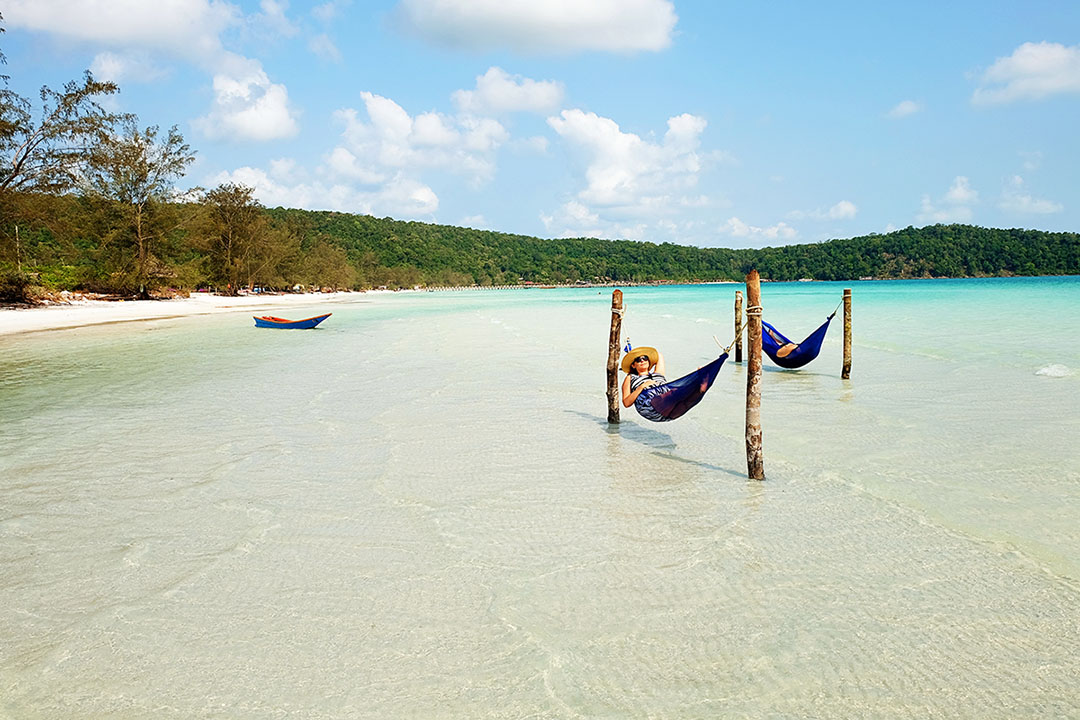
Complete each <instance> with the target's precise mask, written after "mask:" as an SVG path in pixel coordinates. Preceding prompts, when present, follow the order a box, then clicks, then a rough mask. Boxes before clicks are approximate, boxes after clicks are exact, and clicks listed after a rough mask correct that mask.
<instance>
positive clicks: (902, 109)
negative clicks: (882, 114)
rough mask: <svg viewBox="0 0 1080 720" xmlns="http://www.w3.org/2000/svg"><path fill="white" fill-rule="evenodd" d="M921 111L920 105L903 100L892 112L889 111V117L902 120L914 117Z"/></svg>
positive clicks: (912, 101)
mask: <svg viewBox="0 0 1080 720" xmlns="http://www.w3.org/2000/svg"><path fill="white" fill-rule="evenodd" d="M920 110H922V105H921V104H920V103H917V102H915V101H914V100H904V101H902V102H900V103H899V104H897V106H896V107H894V108H893V109H892V110H890V111H889V113H888V115H889V117H894V118H902V117H907V116H908V115H914V114H915V113H917V112H919V111H920Z"/></svg>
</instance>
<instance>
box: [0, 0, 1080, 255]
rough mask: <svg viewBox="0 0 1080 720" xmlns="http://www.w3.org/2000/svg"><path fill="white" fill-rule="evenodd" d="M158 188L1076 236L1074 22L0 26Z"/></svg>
mask: <svg viewBox="0 0 1080 720" xmlns="http://www.w3.org/2000/svg"><path fill="white" fill-rule="evenodd" d="M0 13H2V15H3V26H4V28H5V30H6V32H5V33H4V34H3V35H0V51H2V52H3V53H4V55H5V56H6V58H7V66H6V67H5V68H3V70H2V72H3V74H7V75H9V76H10V80H9V87H10V89H12V90H15V91H17V92H19V93H21V94H23V95H24V96H27V97H30V98H33V99H36V98H37V94H38V90H39V89H40V88H41V87H42V86H43V85H47V86H49V87H52V88H59V87H61V86H62V85H63V84H64V83H65V82H68V81H70V80H77V79H79V78H80V77H81V76H82V74H83V72H84V71H85V70H90V71H91V72H93V74H94V76H95V77H96V78H97V79H102V80H112V81H114V82H116V83H117V84H118V85H119V86H120V88H121V92H120V93H119V95H116V96H114V97H111V98H109V100H108V102H109V106H110V108H111V109H115V110H122V111H125V112H132V113H135V114H136V115H137V116H138V118H139V122H140V125H142V126H150V125H157V126H159V127H161V128H168V127H171V126H173V125H175V126H177V127H178V128H179V130H180V132H181V133H182V134H183V135H184V137H185V139H186V141H187V142H188V143H189V144H190V145H191V147H192V148H193V149H195V150H196V151H197V154H196V160H195V162H194V163H193V164H192V166H191V167H190V169H189V171H188V174H187V175H186V176H185V177H184V178H183V179H182V180H181V182H180V185H181V187H183V188H185V189H186V188H189V187H195V186H199V187H203V188H207V189H209V188H213V187H216V186H218V185H220V184H222V183H228V182H231V183H239V184H243V185H247V186H250V187H252V188H254V190H255V195H256V197H257V198H258V199H259V200H260V201H261V202H262V203H263V204H264V205H266V206H268V207H276V206H279V205H280V206H285V207H300V208H306V209H311V210H337V211H342V212H350V213H362V214H370V215H374V216H377V217H392V218H395V219H400V220H419V221H423V222H431V223H440V224H447V225H459V226H465V227H473V228H480V229H487V230H497V231H501V232H509V233H519V234H524V235H533V236H539V237H582V236H592V237H602V238H626V239H632V240H645V241H651V242H657V243H660V242H672V243H677V244H681V245H696V246H701V247H731V248H744V247H764V246H770V245H771V246H777V245H788V244H792V243H810V242H820V241H823V240H828V239H832V238H843V237H856V236H860V235H867V234H870V233H887V232H891V231H893V230H896V229H900V228H904V227H907V226H910V225H913V226H915V227H921V226H924V225H932V224H935V223H970V224H975V225H981V226H985V227H1003V228H1012V227H1023V228H1033V229H1039V230H1049V231H1070V232H1076V231H1080V162H1078V160H1080V131H1078V129H1080V2H1075V0H1061V1H1059V2H1054V1H1045V2H1043V1H1040V0H1026V1H1023V0H1020V1H1015V2H1004V1H995V0H953V1H952V2H945V3H942V2H941V1H940V0H934V1H933V2H923V1H922V0H909V1H907V2H904V3H868V2H865V0H860V1H859V2H828V1H827V0H822V1H821V2H814V3H810V2H805V0H802V1H798V0H790V1H789V0H777V1H775V2H753V3H749V2H731V1H730V0H329V1H327V2H298V1H296V0H293V1H292V2H290V1H289V0H261V1H259V0H244V1H242V2H237V1H232V2H230V1H229V0H153V1H152V2H151V1H150V0H4V2H3V3H2V4H0Z"/></svg>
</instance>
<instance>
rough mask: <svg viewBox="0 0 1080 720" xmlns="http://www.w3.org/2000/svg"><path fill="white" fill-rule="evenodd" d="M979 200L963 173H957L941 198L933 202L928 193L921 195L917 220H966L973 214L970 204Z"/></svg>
mask: <svg viewBox="0 0 1080 720" xmlns="http://www.w3.org/2000/svg"><path fill="white" fill-rule="evenodd" d="M978 202H979V193H978V192H977V191H976V190H975V189H973V188H972V187H971V183H970V181H969V180H968V179H967V178H966V177H964V176H963V175H957V176H956V178H955V179H954V180H953V184H952V185H951V186H950V187H949V190H948V191H947V192H946V193H945V195H944V197H942V198H941V200H939V201H937V202H934V201H932V200H931V199H930V196H929V195H923V196H922V202H921V208H920V212H919V215H918V219H919V222H933V223H954V222H968V221H970V220H971V218H972V216H973V212H972V208H971V206H972V205H975V204H976V203H978Z"/></svg>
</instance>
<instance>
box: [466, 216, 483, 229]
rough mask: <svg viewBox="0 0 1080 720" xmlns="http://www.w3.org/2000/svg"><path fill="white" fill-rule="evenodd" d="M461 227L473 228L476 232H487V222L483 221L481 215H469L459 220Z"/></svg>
mask: <svg viewBox="0 0 1080 720" xmlns="http://www.w3.org/2000/svg"><path fill="white" fill-rule="evenodd" d="M461 227H467V228H474V229H477V230H487V229H489V228H488V221H487V220H485V219H484V216H483V215H469V216H468V217H463V218H461Z"/></svg>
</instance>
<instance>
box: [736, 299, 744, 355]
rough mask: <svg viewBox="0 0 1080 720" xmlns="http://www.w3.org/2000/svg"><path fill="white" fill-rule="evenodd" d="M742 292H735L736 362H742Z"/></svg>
mask: <svg viewBox="0 0 1080 720" xmlns="http://www.w3.org/2000/svg"><path fill="white" fill-rule="evenodd" d="M742 327H743V326H742V290H736V291H735V362H740V363H741V362H742Z"/></svg>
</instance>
